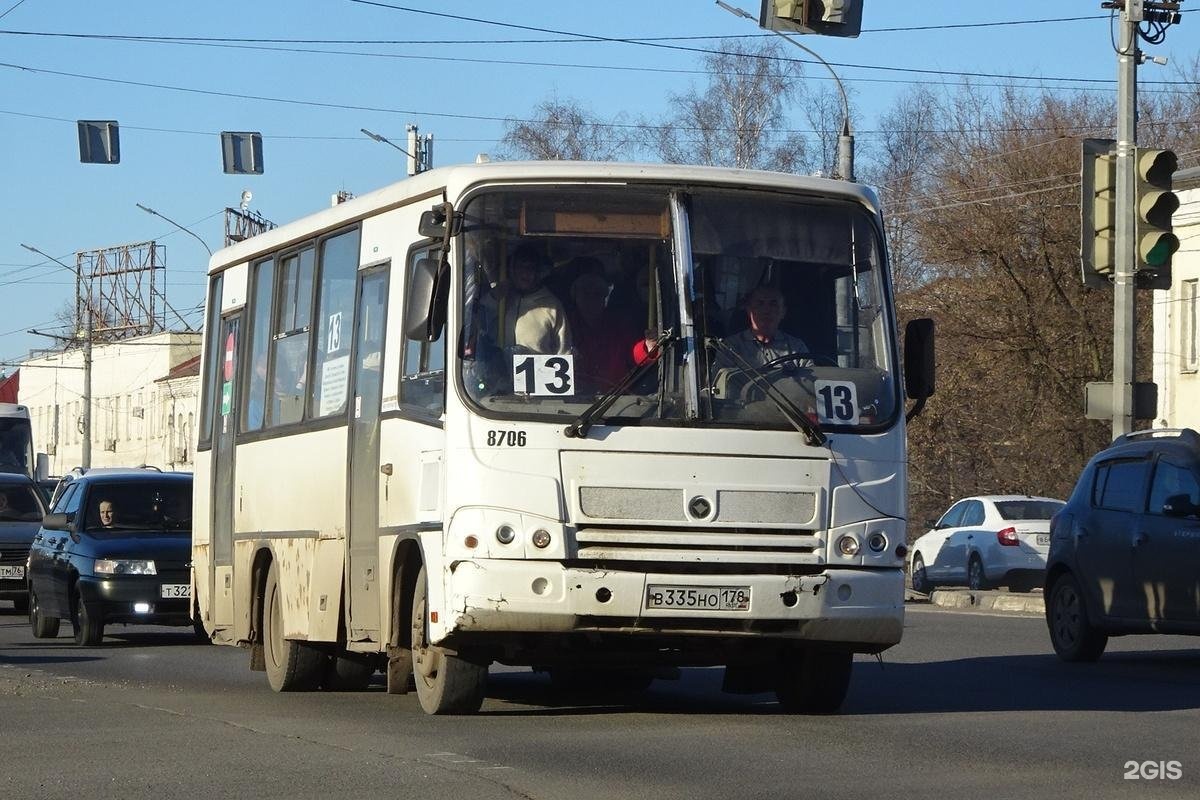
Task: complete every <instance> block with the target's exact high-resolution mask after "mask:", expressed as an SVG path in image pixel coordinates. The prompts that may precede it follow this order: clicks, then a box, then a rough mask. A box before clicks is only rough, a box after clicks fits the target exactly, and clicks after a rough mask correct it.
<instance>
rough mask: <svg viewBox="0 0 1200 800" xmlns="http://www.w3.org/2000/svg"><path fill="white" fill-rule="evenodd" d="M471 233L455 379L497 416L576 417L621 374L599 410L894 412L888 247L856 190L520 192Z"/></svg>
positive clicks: (756, 417) (712, 415)
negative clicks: (810, 193) (849, 194)
mask: <svg viewBox="0 0 1200 800" xmlns="http://www.w3.org/2000/svg"><path fill="white" fill-rule="evenodd" d="M677 227H681V228H684V230H676V228H677ZM462 243H463V248H462V251H463V259H462V263H463V269H464V274H463V281H462V285H463V287H464V294H463V309H464V313H463V317H462V318H463V328H462V332H461V336H460V348H459V356H460V364H461V378H462V383H463V388H464V389H465V391H466V393H467V395H468V396H469V397H470V398H471V400H472V401H473V402H474V403H475V404H476V405H477V407H478V408H479V409H480V410H481V411H482V412H483V413H484V414H486V415H488V416H495V417H512V418H530V419H546V418H555V419H563V420H569V419H570V418H574V417H577V416H579V415H580V414H581V413H583V412H584V411H585V410H586V409H587V408H588V407H589V406H590V405H592V404H593V403H594V402H595V401H596V400H597V398H598V397H603V396H604V395H606V394H610V393H614V392H615V391H616V390H618V389H619V388H620V387H622V385H623V384H627V385H625V386H624V388H623V389H621V390H620V391H619V392H617V395H616V397H615V399H614V401H613V402H612V404H611V405H608V406H606V408H605V411H604V415H603V417H602V418H601V419H597V420H596V421H597V422H604V423H606V424H663V425H671V424H676V425H678V424H683V423H684V422H686V423H687V424H689V425H714V426H739V427H755V428H787V427H790V426H789V422H788V416H787V412H785V410H784V409H783V408H781V402H782V404H783V405H787V406H790V407H791V408H793V409H795V410H797V411H799V412H800V413H803V414H805V415H807V416H808V417H809V418H810V419H811V420H813V421H814V422H817V423H818V424H820V425H821V426H823V427H832V428H839V427H840V428H851V429H858V428H863V427H868V428H869V427H876V426H881V425H885V424H890V423H891V422H893V421H894V418H895V415H896V409H897V408H898V407H899V398H898V389H897V386H896V381H895V380H894V376H893V369H892V366H891V360H892V352H893V339H892V335H891V331H892V329H893V326H892V323H891V322H890V318H889V316H888V314H887V312H886V308H887V302H886V298H885V297H884V296H883V288H882V287H883V285H884V281H883V272H882V270H883V265H882V258H881V249H882V248H881V246H880V242H879V238H878V235H877V233H876V228H875V226H874V224H873V221H872V219H871V217H870V215H869V213H868V212H867V210H865V209H864V208H862V207H860V206H858V205H856V204H854V203H852V202H849V201H846V200H828V199H820V198H812V197H801V196H792V195H783V194H776V193H766V192H754V191H748V190H727V189H709V190H704V189H691V190H689V191H687V192H683V191H680V190H674V191H673V190H671V189H668V188H657V187H645V188H632V187H627V186H625V187H597V186H590V187H584V186H577V187H561V186H560V187H555V188H543V187H530V188H520V189H512V188H508V189H504V190H497V191H489V192H486V193H481V194H478V195H476V196H475V197H474V198H472V199H471V200H470V201H469V202H468V203H467V204H466V205H465V207H464V228H463V240H462ZM682 254H686V255H682ZM677 261H679V262H684V263H683V265H682V266H680V267H678V268H677V266H676V262H677ZM677 273H682V281H681V280H677V278H676V275H677ZM681 282H682V283H683V285H684V287H686V288H685V289H684V290H683V291H682V292H681V289H680V283H681ZM681 293H682V294H683V296H684V297H683V300H682V302H681V298H680V295H681ZM639 366H640V367H642V369H641V370H638V367H639ZM634 371H638V372H639V373H640V374H639V375H638V377H637V378H636V379H635V380H632V381H630V380H629V378H630V376H631V373H633V372H634Z"/></svg>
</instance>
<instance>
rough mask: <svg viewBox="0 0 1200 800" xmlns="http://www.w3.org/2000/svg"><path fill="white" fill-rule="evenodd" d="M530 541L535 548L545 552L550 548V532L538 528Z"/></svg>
mask: <svg viewBox="0 0 1200 800" xmlns="http://www.w3.org/2000/svg"><path fill="white" fill-rule="evenodd" d="M529 539H530V541H532V542H533V546H534V547H536V548H538V549H541V550H545V549H546V548H547V547H549V546H550V531H548V530H546V529H545V528H538V529H537V530H536V531H534V532H533V536H531V537H529Z"/></svg>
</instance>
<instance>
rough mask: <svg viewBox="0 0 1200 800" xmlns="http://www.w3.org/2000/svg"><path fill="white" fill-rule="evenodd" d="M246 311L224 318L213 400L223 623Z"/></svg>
mask: <svg viewBox="0 0 1200 800" xmlns="http://www.w3.org/2000/svg"><path fill="white" fill-rule="evenodd" d="M241 325H242V313H241V312H240V311H239V312H238V313H236V314H233V315H230V316H228V317H225V318H223V319H222V320H221V338H219V339H218V340H217V347H218V348H219V350H218V354H217V357H218V359H219V361H220V363H219V364H218V365H217V367H216V372H215V376H216V378H217V391H216V395H215V396H214V398H213V400H214V402H213V428H212V518H211V519H212V522H211V536H212V540H211V541H212V550H211V553H212V556H211V567H210V569H211V570H212V571H211V572H210V573H209V575H208V580H209V597H210V598H212V599H213V604H212V610H211V613H212V615H213V621H214V622H216V623H217V624H219V625H224V624H228V623H230V622H232V620H231V619H226V618H224V616H223V615H218V614H217V613H216V612H217V609H219V608H221V607H222V605H223V604H222V603H221V602H219V601H218V600H217V598H218V597H220V596H222V594H223V591H224V587H218V586H217V585H216V580H217V577H216V576H217V573H216V570H218V569H220V568H221V567H228V566H230V565H232V564H233V502H234V498H233V444H234V442H233V434H234V431H235V430H237V421H238V415H237V402H238V398H239V397H240V396H241V395H240V393H239V392H238V390H237V385H236V380H237V374H238V369H237V367H238V364H237V359H238V354H239V353H241V350H240V349H239V347H238V344H239V341H238V337H239V331H240V329H241Z"/></svg>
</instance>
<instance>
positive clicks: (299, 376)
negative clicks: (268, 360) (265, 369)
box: [271, 336, 308, 425]
mask: <svg viewBox="0 0 1200 800" xmlns="http://www.w3.org/2000/svg"><path fill="white" fill-rule="evenodd" d="M307 345H308V340H307V339H306V338H304V337H302V336H291V337H289V338H287V339H283V340H281V341H280V343H279V348H278V350H277V351H276V357H275V392H274V395H275V396H274V400H273V404H272V407H271V424H272V425H280V424H284V425H286V424H287V423H289V422H299V421H300V419H301V418H302V417H303V415H304V387H305V384H306V383H307V380H306V377H307V372H308V365H307V364H306V363H305V362H306V361H307V359H308V351H307Z"/></svg>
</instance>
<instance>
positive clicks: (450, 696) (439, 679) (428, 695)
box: [412, 564, 488, 714]
mask: <svg viewBox="0 0 1200 800" xmlns="http://www.w3.org/2000/svg"><path fill="white" fill-rule="evenodd" d="M425 581H426V576H425V565H424V564H422V565H421V569H420V571H419V572H418V573H417V580H416V582H415V583H414V584H413V587H412V591H413V602H412V610H413V613H412V655H413V679H414V682H415V683H416V688H417V699H418V700H420V701H421V708H423V709H425V713H426V714H474V713H475V712H476V711H478V710H479V707H480V706H481V705H483V695H484V691H485V690H486V689H487V672H488V671H487V666H486V665H482V664H475V663H472V662H470V661H468V660H466V659H465V658H462V657H461V656H458V655H451V654H450V653H448V652H446V651H445V650H443V649H442V648H440V647H438V646H436V645H432V644H430V643H429V628H428V625H427V624H426V619H427V618H428V613H427V611H426V607H427V605H428V596H429V595H428V590H427V588H426V582H425Z"/></svg>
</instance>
